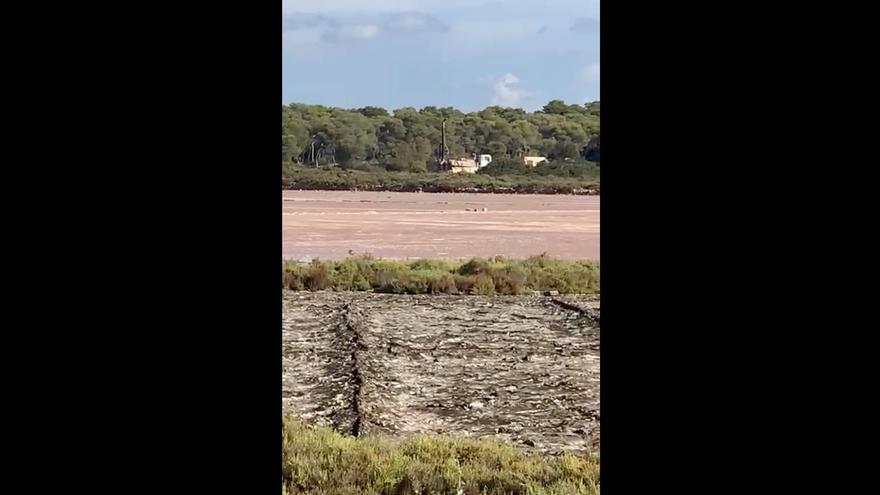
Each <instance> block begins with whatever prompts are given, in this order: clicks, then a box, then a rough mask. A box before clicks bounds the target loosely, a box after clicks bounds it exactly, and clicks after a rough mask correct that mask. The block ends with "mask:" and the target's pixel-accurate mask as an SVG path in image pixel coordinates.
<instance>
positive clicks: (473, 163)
mask: <svg viewBox="0 0 880 495" xmlns="http://www.w3.org/2000/svg"><path fill="white" fill-rule="evenodd" d="M434 161H435V163H436V164H437V170H439V171H441V172H447V171H448V172H469V173H475V172H476V171H477V170H479V169H481V168H483V167H485V166H486V165H488V164H489V163H490V162H492V155H477V154H476V153H472V154H471V157H470V158H461V159H450V158H449V146H447V144H446V120H445V119H444V120H443V124H442V127H441V129H440V145H439V146H438V147H437V148H436V149H435V150H434Z"/></svg>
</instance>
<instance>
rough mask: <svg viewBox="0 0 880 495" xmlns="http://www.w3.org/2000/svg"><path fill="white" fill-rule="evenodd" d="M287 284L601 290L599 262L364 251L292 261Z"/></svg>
mask: <svg viewBox="0 0 880 495" xmlns="http://www.w3.org/2000/svg"><path fill="white" fill-rule="evenodd" d="M282 284H283V287H285V288H287V289H291V290H309V291H316V290H325V289H332V290H337V291H369V290H372V291H376V292H388V293H393V294H475V295H494V294H522V293H526V292H528V291H542V292H544V291H552V290H555V291H559V292H560V293H562V294H597V293H598V292H599V262H598V261H583V260H578V261H570V260H560V259H556V258H552V257H549V256H547V255H538V256H532V257H530V258H527V259H524V260H508V259H505V258H502V257H500V256H496V257H493V258H489V259H484V258H472V259H470V260H468V261H450V260H434V259H420V260H416V261H411V262H405V261H393V260H382V259H376V258H373V257H371V256H369V255H363V256H354V257H350V258H347V259H345V260H341V261H321V260H313V261H311V262H310V263H299V262H292V261H287V262H285V263H284V267H283V281H282Z"/></svg>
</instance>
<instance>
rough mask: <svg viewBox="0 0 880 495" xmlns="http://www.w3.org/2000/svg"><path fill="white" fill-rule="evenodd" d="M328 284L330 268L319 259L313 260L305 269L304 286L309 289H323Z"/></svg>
mask: <svg viewBox="0 0 880 495" xmlns="http://www.w3.org/2000/svg"><path fill="white" fill-rule="evenodd" d="M329 284H330V270H329V268H328V266H327V265H326V264H324V263H321V262H320V261H319V260H313V261H312V262H311V263H310V264H309V266H308V268H307V269H306V276H305V286H306V288H307V289H309V290H311V291H315V290H324V289H326V288H327V286H328V285H329Z"/></svg>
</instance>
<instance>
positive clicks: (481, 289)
mask: <svg viewBox="0 0 880 495" xmlns="http://www.w3.org/2000/svg"><path fill="white" fill-rule="evenodd" d="M471 293H472V294H476V295H478V296H492V295H494V294H495V281H493V280H492V277H490V276H488V275H477V277H476V279H475V280H474V286H473V288H472V289H471Z"/></svg>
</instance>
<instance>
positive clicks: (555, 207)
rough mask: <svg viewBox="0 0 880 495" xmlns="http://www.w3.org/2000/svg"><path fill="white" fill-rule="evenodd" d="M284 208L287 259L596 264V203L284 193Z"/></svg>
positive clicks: (556, 198) (589, 199) (553, 198)
mask: <svg viewBox="0 0 880 495" xmlns="http://www.w3.org/2000/svg"><path fill="white" fill-rule="evenodd" d="M283 204H284V207H283V243H282V251H283V256H284V258H285V259H292V260H302V261H307V260H311V259H314V258H321V259H341V258H345V257H347V256H349V254H350V252H351V253H355V254H361V253H364V252H369V253H371V254H373V255H374V256H377V257H381V258H451V259H457V258H470V257H473V256H483V257H488V256H495V255H501V256H506V257H511V258H524V257H528V256H531V255H534V254H541V253H543V252H546V253H547V254H549V255H551V256H556V257H562V258H568V259H599V197H598V196H566V195H534V194H459V193H451V194H443V193H394V192H353V191H283ZM484 208H485V209H486V211H483V209H484Z"/></svg>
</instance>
